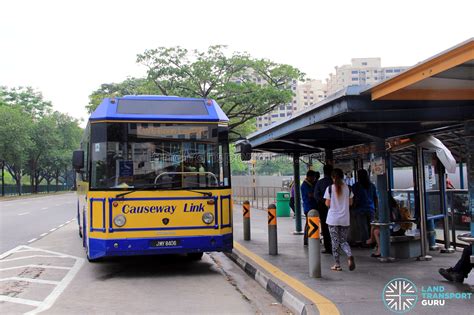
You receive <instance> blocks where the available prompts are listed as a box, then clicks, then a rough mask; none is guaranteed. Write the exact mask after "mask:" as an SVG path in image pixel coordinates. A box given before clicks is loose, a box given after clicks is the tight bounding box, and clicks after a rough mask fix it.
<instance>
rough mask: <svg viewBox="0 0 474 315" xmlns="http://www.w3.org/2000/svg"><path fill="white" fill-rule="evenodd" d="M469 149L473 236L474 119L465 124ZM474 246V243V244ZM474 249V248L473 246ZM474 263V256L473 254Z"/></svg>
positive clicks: (467, 147)
mask: <svg viewBox="0 0 474 315" xmlns="http://www.w3.org/2000/svg"><path fill="white" fill-rule="evenodd" d="M464 134H465V139H466V151H467V156H466V158H467V159H466V160H467V165H466V166H467V186H468V194H469V209H470V210H471V236H473V235H474V120H470V121H468V122H466V124H465V126H464ZM472 246H473V247H474V244H473V245H472ZM473 249H474V248H473ZM471 263H474V256H471Z"/></svg>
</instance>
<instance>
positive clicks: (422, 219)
mask: <svg viewBox="0 0 474 315" xmlns="http://www.w3.org/2000/svg"><path fill="white" fill-rule="evenodd" d="M416 169H417V172H416V178H417V181H416V186H417V187H418V190H417V192H418V194H417V196H415V198H417V199H418V205H419V207H420V210H419V214H420V216H419V229H420V246H421V255H420V257H418V260H431V256H429V255H427V254H426V252H427V248H428V240H427V226H426V223H427V222H426V219H427V216H426V199H425V172H424V163H423V148H422V147H421V146H417V147H416Z"/></svg>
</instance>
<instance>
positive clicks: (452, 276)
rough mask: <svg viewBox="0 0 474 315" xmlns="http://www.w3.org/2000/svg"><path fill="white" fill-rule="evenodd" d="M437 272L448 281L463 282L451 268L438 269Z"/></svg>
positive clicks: (458, 274) (462, 278)
mask: <svg viewBox="0 0 474 315" xmlns="http://www.w3.org/2000/svg"><path fill="white" fill-rule="evenodd" d="M438 272H439V274H440V275H442V276H443V277H444V278H445V279H446V280H448V281H453V282H459V283H463V282H464V276H463V275H462V274H460V273H459V272H456V271H454V270H453V268H448V269H444V268H439V271H438Z"/></svg>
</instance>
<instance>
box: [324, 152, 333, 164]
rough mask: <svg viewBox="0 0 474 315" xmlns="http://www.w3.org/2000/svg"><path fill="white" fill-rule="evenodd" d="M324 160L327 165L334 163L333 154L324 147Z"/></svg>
mask: <svg viewBox="0 0 474 315" xmlns="http://www.w3.org/2000/svg"><path fill="white" fill-rule="evenodd" d="M324 156H325V162H326V164H329V165H334V155H333V154H332V150H330V149H325V150H324Z"/></svg>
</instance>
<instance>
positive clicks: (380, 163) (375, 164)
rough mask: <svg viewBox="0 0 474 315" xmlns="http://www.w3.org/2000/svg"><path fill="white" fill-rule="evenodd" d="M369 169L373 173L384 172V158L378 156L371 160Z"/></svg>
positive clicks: (380, 173) (379, 173)
mask: <svg viewBox="0 0 474 315" xmlns="http://www.w3.org/2000/svg"><path fill="white" fill-rule="evenodd" d="M371 170H372V172H373V174H374V175H383V174H385V160H384V159H383V158H382V157H381V156H379V157H376V158H374V159H373V160H372V161H371Z"/></svg>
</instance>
